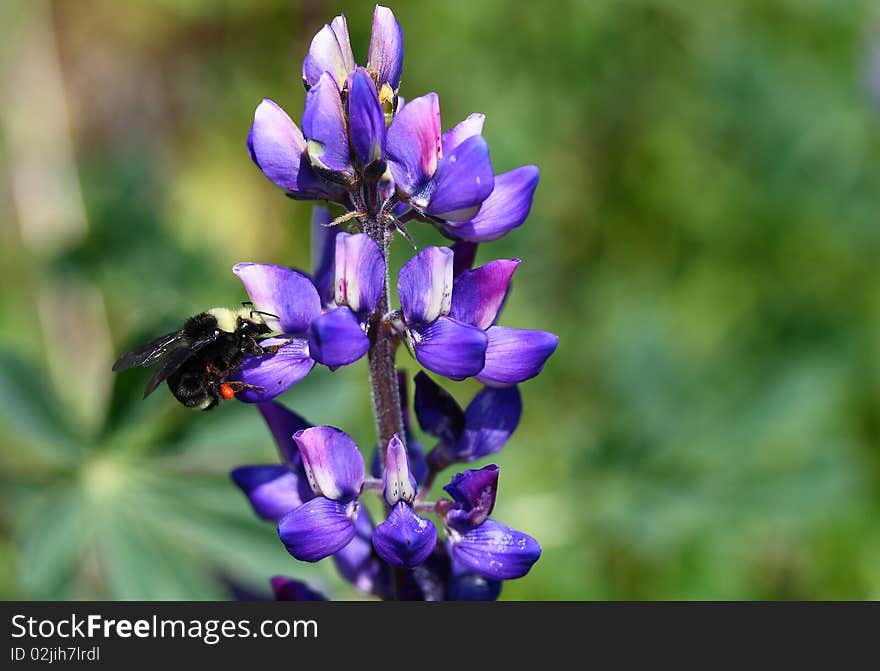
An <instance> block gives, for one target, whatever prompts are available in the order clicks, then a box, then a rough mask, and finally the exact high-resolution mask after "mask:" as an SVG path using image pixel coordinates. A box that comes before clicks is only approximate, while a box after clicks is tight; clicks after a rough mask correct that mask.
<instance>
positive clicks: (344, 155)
mask: <svg viewBox="0 0 880 671" xmlns="http://www.w3.org/2000/svg"><path fill="white" fill-rule="evenodd" d="M302 125H303V135H304V136H305V138H306V141H307V144H306V148H307V150H308V154H309V160H310V161H311V162H312V167H313V168H315V169H316V170H317V171H318V172H319V173H320V174H322V175H323V176H325V177H327V178H330V179H334V180H342V181H345V180H350V179H353V177H354V169H353V168H352V165H351V149H350V147H349V146H348V133H347V132H346V128H345V111H344V110H343V108H342V98H341V97H340V95H339V89H338V88H337V86H336V83H335V82H334V81H333V78H332V77H331V76H330V74H329V73H327V72H325V73H324V74H323V75H321V78H320V79H319V80H318V83H317V84H315V85H314V86H313V87H312V88H311V90H309V92H308V94H306V106H305V109H304V110H303V116H302Z"/></svg>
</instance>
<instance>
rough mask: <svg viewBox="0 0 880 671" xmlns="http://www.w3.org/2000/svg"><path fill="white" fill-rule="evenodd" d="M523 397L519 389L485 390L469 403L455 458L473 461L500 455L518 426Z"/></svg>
mask: <svg viewBox="0 0 880 671" xmlns="http://www.w3.org/2000/svg"><path fill="white" fill-rule="evenodd" d="M521 416H522V398H521V396H520V393H519V388H518V387H516V386H512V387H497V388H496V387H484V388H483V389H482V390H481V391H480V392H479V393H478V394H477V395H476V396H474V399H473V400H472V401H471V402H470V403H469V404H468V407H467V410H466V411H465V426H464V431H463V432H462V434H461V438H460V439H459V441H458V443H456V445H455V449H454V453H455V454H454V456H455V457H456V458H457V459H459V460H461V461H473V460H475V459H480V458H481V457H485V456H486V455H489V454H495V453H496V452H499V451H500V450H501V448H502V447H504V445H505V444H506V443H507V441H508V439H509V438H510V436H511V434H512V433H513V432H514V431H515V430H516V427H517V425H519V419H520V417H521Z"/></svg>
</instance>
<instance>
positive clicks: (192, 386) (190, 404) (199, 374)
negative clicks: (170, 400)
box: [168, 361, 220, 410]
mask: <svg viewBox="0 0 880 671" xmlns="http://www.w3.org/2000/svg"><path fill="white" fill-rule="evenodd" d="M193 363H195V364H196V365H184V366H183V367H181V368H180V370H178V371H177V372H176V373H174V375H171V376H170V377H169V378H168V388H169V389H170V390H171V393H172V394H174V398H176V399H177V400H178V401H180V403H182V404H183V405H185V406H186V407H187V408H196V409H198V410H210V409H211V408H213V407H214V406H215V405H217V403H218V402H219V401H220V398H219V395H218V393H217V390H216V389H214V385H211V384H210V383H209V382H208V380H206V378H205V375H204V372H203V371H202V370H201V366H200V365H199V362H198V361H195V362H193Z"/></svg>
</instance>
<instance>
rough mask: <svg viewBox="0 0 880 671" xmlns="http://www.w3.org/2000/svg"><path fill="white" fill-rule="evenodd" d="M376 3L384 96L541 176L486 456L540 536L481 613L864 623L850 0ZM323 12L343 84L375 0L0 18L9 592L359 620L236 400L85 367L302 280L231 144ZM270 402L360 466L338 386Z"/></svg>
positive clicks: (278, 211) (871, 101) (293, 224)
mask: <svg viewBox="0 0 880 671" xmlns="http://www.w3.org/2000/svg"><path fill="white" fill-rule="evenodd" d="M392 7H393V9H394V10H395V12H396V14H397V16H398V19H399V20H400V22H401V24H402V25H403V28H404V32H405V37H406V62H405V67H404V80H403V85H402V88H401V93H402V94H403V95H405V96H406V97H408V98H409V97H414V96H416V95H420V94H422V93H425V92H427V91H431V90H433V91H437V92H438V93H439V94H440V96H441V101H442V111H443V121H444V127H449V126H451V125H453V124H454V123H455V122H457V121H458V120H459V119H461V118H463V117H464V116H465V115H466V114H468V113H470V112H473V111H482V112H485V113H486V114H487V124H486V129H485V135H486V137H487V138H488V140H489V143H490V145H491V147H492V156H493V162H494V165H495V167H496V169H497V170H498V171H499V172H501V171H504V170H508V169H511V168H513V167H515V166H517V165H520V164H523V163H530V162H534V163H537V164H538V165H540V167H541V170H542V178H541V184H540V186H539V188H538V192H537V197H536V200H535V206H534V209H533V212H532V215H531V217H530V219H529V220H528V222H527V223H526V224H525V225H524V226H523V227H522V228H520V229H518V230H516V231H515V232H513V233H511V234H510V235H509V236H507V237H506V238H505V239H504V240H503V241H501V242H498V243H495V244H493V245H486V246H483V247H481V250H480V255H479V259H480V261H485V260H488V259H491V258H496V257H511V256H518V257H521V258H522V259H523V260H524V263H523V264H522V266H521V267H520V269H519V271H518V273H517V279H516V282H515V290H514V293H513V294H512V297H511V299H510V300H509V302H508V305H507V308H506V311H505V314H504V318H503V319H504V321H503V323H504V324H506V325H510V326H519V327H533V328H546V329H549V330H553V331H556V332H558V333H559V334H560V347H559V350H558V352H557V353H556V355H555V356H554V357H553V358H552V359H551V360H550V362H549V364H548V366H547V369H546V371H545V373H544V374H543V375H542V376H541V377H539V378H538V379H536V380H533V381H530V382H528V383H526V384H524V385H523V387H522V391H523V396H524V401H525V413H524V417H523V421H522V424H521V426H520V428H519V430H518V431H517V433H516V434H515V436H514V439H513V440H512V441H511V443H510V444H509V445H508V447H507V448H506V449H505V450H504V452H502V453H501V454H500V455H497V458H496V459H495V461H496V462H497V463H499V464H500V465H501V467H502V476H501V483H500V496H499V502H498V506H497V508H496V513H495V517H496V518H498V519H500V520H502V521H504V522H506V523H507V524H509V525H511V526H514V527H516V528H520V529H523V530H525V531H528V532H531V533H532V534H534V535H535V536H536V537H537V538H538V539H539V540H540V541H541V543H542V544H543V546H544V556H543V557H542V559H541V561H540V562H539V563H538V564H537V565H536V566H535V568H534V569H533V570H532V572H531V573H530V574H529V575H528V576H527V577H526V578H524V579H522V580H519V581H514V582H510V583H508V584H507V585H506V586H505V588H504V592H503V594H502V597H504V598H512V599H849V598H860V599H878V598H880V418H878V410H880V363H878V362H880V292H878V291H877V286H878V284H880V263H878V258H880V256H878V254H880V227H878V220H877V218H878V213H880V159H878V156H880V133H878V131H880V108H878V105H880V46H878V47H872V44H874V43H876V44H877V45H880V40H878V35H880V34H878V32H877V29H878V27H880V23H878V21H880V15H878V14H877V13H875V12H874V11H872V8H871V3H869V2H857V1H850V2H838V1H835V0H799V1H795V0H775V1H767V0H752V1H745V0H743V1H736V0H733V1H730V0H710V1H709V2H704V3H691V2H685V1H682V2H674V1H671V0H583V1H580V2H573V1H571V2H555V3H547V4H545V5H542V6H541V7H540V8H539V7H538V6H537V5H534V4H533V3H512V2H502V1H501V0H494V1H486V2H482V1H481V2H474V1H473V0H439V1H430V2H426V1H422V2H418V3H415V2H397V3H394V4H393V5H392ZM340 10H342V11H345V12H346V14H347V16H348V19H349V26H350V29H351V36H352V42H353V46H354V50H355V55H356V57H357V58H358V60H361V61H363V60H364V58H365V53H366V46H367V43H368V40H369V30H370V18H371V14H372V3H359V2H358V3H355V2H346V3H344V4H339V3H336V2H317V1H314V0H311V1H308V2H296V1H294V0H260V1H256V2H254V1H250V0H225V1H215V0H180V1H172V0H162V1H158V0H139V1H132V2H126V3H121V2H117V1H116V0H79V1H77V2H73V1H68V2H60V1H59V2H43V1H32V2H31V1H26V0H24V1H17V0H11V1H10V0H6V1H4V2H2V3H0V124H2V125H0V223H2V228H0V597H3V598H7V599H10V598H12V599H23V598H28V599H45V598H54V599H67V598H111V599H142V598H143V599H150V598H164V599H191V598H226V597H227V596H228V594H229V592H228V590H227V588H226V586H225V582H224V581H226V580H235V581H237V582H240V583H242V584H246V585H250V586H252V587H253V588H255V589H264V590H265V589H266V585H267V582H266V578H267V577H268V576H269V575H272V574H275V573H284V574H289V575H293V576H298V577H304V578H306V579H308V580H310V581H311V582H312V583H313V584H314V585H315V586H317V587H320V588H322V589H324V590H326V591H327V592H329V593H330V594H332V595H334V596H337V597H341V598H352V597H354V596H355V593H354V592H353V591H352V590H351V589H350V588H349V587H347V586H346V585H344V584H342V583H341V582H340V581H339V580H338V579H337V578H336V577H335V576H334V571H333V568H332V565H331V564H330V562H323V563H320V564H318V565H305V564H300V563H297V562H295V561H294V560H292V559H291V558H289V557H288V555H287V554H286V552H285V551H284V549H283V547H282V546H281V544H280V543H279V542H278V540H277V537H276V535H275V531H274V529H273V527H272V525H270V524H264V523H261V522H259V521H257V520H256V519H255V518H254V517H253V515H252V514H251V512H250V510H249V508H248V506H247V503H246V501H245V499H244V497H243V496H241V494H240V493H239V492H238V490H237V489H236V488H235V487H234V486H233V485H232V484H231V482H230V481H229V480H228V477H227V473H228V471H229V469H230V468H232V467H233V466H235V465H237V464H240V463H260V462H267V461H271V460H272V459H273V458H274V447H273V444H272V441H271V438H270V436H269V433H268V431H267V430H266V429H265V427H264V426H263V425H262V423H261V420H260V418H259V416H258V413H257V412H256V411H255V409H254V408H253V407H249V406H245V405H243V404H236V403H228V404H224V406H223V407H221V408H220V409H218V410H216V411H214V412H211V413H204V414H200V413H194V412H190V411H186V410H184V409H183V408H181V407H180V406H178V405H177V404H176V403H175V402H174V401H173V399H172V398H171V396H170V395H169V394H167V393H157V394H154V395H153V396H152V397H150V398H149V399H148V400H146V401H141V400H140V392H141V389H142V386H143V384H144V381H145V378H146V376H147V375H148V373H147V372H146V371H139V372H132V373H129V374H126V375H119V376H113V375H111V374H110V364H111V363H112V361H113V359H114V358H115V355H117V354H119V353H120V352H121V351H123V350H124V349H126V348H127V347H129V346H131V345H133V344H135V343H137V342H139V341H141V340H144V339H146V338H147V337H149V336H151V335H155V334H156V333H159V332H162V331H163V330H167V329H170V328H172V327H174V326H176V325H177V324H179V323H180V322H181V320H182V318H183V317H185V316H188V315H189V314H193V313H196V312H200V311H202V310H204V309H206V308H207V307H211V306H215V305H235V304H237V302H238V301H240V300H242V299H243V298H244V297H245V295H244V292H243V290H242V287H241V285H240V283H239V282H238V281H237V280H236V278H235V277H234V276H233V275H232V273H231V272H230V267H231V265H232V264H233V263H235V262H237V261H244V260H252V261H263V262H273V263H281V264H285V265H293V266H297V267H302V268H307V267H309V253H308V250H309V240H308V220H309V217H310V213H311V206H310V205H309V204H307V203H298V202H294V201H290V200H288V199H286V198H284V197H283V196H282V195H281V194H280V193H279V192H278V191H277V190H276V189H275V188H274V187H273V186H272V185H271V184H269V182H268V181H266V180H265V179H264V178H263V176H262V175H261V174H260V173H259V171H258V170H257V169H256V168H255V167H254V166H253V165H252V164H251V162H250V160H249V159H248V157H247V153H246V151H245V147H244V141H245V136H246V134H247V130H248V127H249V125H250V121H251V118H252V114H253V110H254V108H255V106H256V105H257V103H258V102H259V100H260V99H261V98H262V97H263V96H267V97H271V98H273V99H275V100H276V101H278V102H279V103H280V104H281V105H282V106H284V107H285V108H286V109H287V110H288V111H289V112H290V113H291V116H293V117H295V118H298V116H299V113H300V111H301V109H302V103H303V98H304V93H303V89H302V86H301V84H300V81H299V79H300V75H299V67H300V64H301V61H302V58H303V56H304V55H305V53H306V50H307V47H308V43H309V40H310V39H311V36H312V35H313V34H314V32H315V31H316V30H317V29H318V28H319V27H320V26H321V25H322V24H323V23H324V22H325V21H329V20H330V18H332V17H333V16H334V15H335V14H336V13H338V12H339V11H340ZM872 86H873V87H874V88H872ZM415 232H416V233H417V238H418V240H419V242H420V244H430V243H432V242H436V241H438V238H437V236H436V234H434V233H433V231H430V230H427V229H426V228H424V227H422V228H420V229H419V230H417V231H415ZM394 252H395V258H396V260H397V262H398V263H400V262H401V261H402V260H403V259H404V258H405V257H406V256H407V255H408V254H411V249H408V248H407V245H406V244H405V243H403V242H400V241H399V242H398V243H397V244H396V245H395V250H394ZM401 363H402V367H403V368H405V369H407V370H408V371H409V372H410V373H414V372H415V371H416V370H417V365H416V364H415V363H414V362H413V361H412V360H411V359H409V357H408V356H407V355H406V353H405V352H403V353H402V358H401ZM448 386H449V387H450V388H451V389H452V391H453V393H454V394H455V395H456V396H457V397H458V398H459V399H460V400H462V401H463V402H466V401H467V400H468V399H469V398H470V397H471V395H472V394H473V393H474V391H475V389H476V386H475V385H473V384H469V383H461V384H455V385H453V384H450V385H448ZM283 400H284V401H285V402H286V403H287V404H288V405H290V406H291V407H292V408H294V409H296V410H297V411H298V412H300V413H301V414H303V415H305V416H306V417H307V418H308V419H309V420H311V421H312V422H314V423H332V424H335V425H338V426H340V427H342V428H344V429H345V430H347V431H349V432H350V433H352V434H353V435H354V436H355V438H356V439H357V440H358V442H359V443H360V444H362V445H368V444H371V442H372V440H373V424H372V421H371V419H370V404H369V394H368V389H367V386H366V368H365V366H364V364H363V362H361V363H359V364H357V365H355V366H352V367H349V368H348V369H344V370H341V371H338V372H337V373H335V374H330V373H329V372H327V371H326V370H323V369H322V370H320V371H318V370H316V372H315V373H313V374H312V375H311V376H310V377H309V378H307V380H306V381H304V382H303V383H301V384H300V385H298V386H297V387H295V388H294V389H292V390H291V391H290V392H289V393H288V394H287V395H286V396H285V397H283ZM426 442H427V441H426ZM428 446H429V447H430V443H428Z"/></svg>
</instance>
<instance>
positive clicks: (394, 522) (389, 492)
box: [373, 435, 437, 568]
mask: <svg viewBox="0 0 880 671" xmlns="http://www.w3.org/2000/svg"><path fill="white" fill-rule="evenodd" d="M382 483H383V492H382V493H383V496H384V497H385V502H386V503H387V504H388V505H389V506H390V507H391V511H390V512H389V513H388V518H387V519H386V520H385V521H384V522H382V523H381V524H380V525H379V526H378V527H376V530H375V531H374V532H373V547H375V548H376V552H377V553H379V556H380V557H382V559H384V560H385V561H386V562H388V563H389V564H391V565H392V566H402V567H406V568H412V567H414V566H418V565H419V564H421V563H422V562H423V561H425V559H427V557H428V555H430V554H431V551H432V550H433V549H434V546H435V545H436V544H437V529H436V528H435V527H434V524H433V523H432V522H431V521H430V520H427V519H425V518H424V517H421V516H419V515H418V514H416V512H415V511H414V510H413V505H412V504H413V500H414V499H415V497H416V489H417V487H418V485H417V484H416V479H415V478H414V477H413V475H412V472H411V471H410V468H409V460H408V459H407V456H406V447H404V445H403V443H402V442H401V441H400V437H399V436H397V435H395V436H394V437H393V438H392V439H391V441H390V442H389V443H388V450H387V451H386V453H385V474H384V477H383V479H382Z"/></svg>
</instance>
